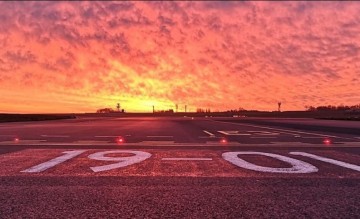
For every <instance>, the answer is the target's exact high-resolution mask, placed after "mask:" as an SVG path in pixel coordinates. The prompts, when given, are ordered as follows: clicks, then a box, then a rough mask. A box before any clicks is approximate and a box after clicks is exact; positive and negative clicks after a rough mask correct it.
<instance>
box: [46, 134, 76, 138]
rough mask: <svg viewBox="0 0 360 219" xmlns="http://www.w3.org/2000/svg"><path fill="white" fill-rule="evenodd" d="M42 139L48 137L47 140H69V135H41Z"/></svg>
mask: <svg viewBox="0 0 360 219" xmlns="http://www.w3.org/2000/svg"><path fill="white" fill-rule="evenodd" d="M41 137H47V138H69V137H70V136H68V135H41Z"/></svg>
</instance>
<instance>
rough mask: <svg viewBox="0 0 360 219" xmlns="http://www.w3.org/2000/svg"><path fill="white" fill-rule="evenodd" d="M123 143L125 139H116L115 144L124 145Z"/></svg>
mask: <svg viewBox="0 0 360 219" xmlns="http://www.w3.org/2000/svg"><path fill="white" fill-rule="evenodd" d="M124 142H125V139H124V138H123V137H121V136H119V137H118V138H117V139H116V143H118V144H121V143H124Z"/></svg>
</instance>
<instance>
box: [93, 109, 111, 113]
mask: <svg viewBox="0 0 360 219" xmlns="http://www.w3.org/2000/svg"><path fill="white" fill-rule="evenodd" d="M113 112H115V111H114V110H113V109H111V108H104V109H98V110H97V111H96V113H113Z"/></svg>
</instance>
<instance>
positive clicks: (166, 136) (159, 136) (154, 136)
mask: <svg viewBox="0 0 360 219" xmlns="http://www.w3.org/2000/svg"><path fill="white" fill-rule="evenodd" d="M146 137H147V138H173V137H174V136H168V135H163V136H161V135H149V136H146Z"/></svg>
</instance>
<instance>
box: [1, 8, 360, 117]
mask: <svg viewBox="0 0 360 219" xmlns="http://www.w3.org/2000/svg"><path fill="white" fill-rule="evenodd" d="M0 9H1V10H0V47H1V51H0V112H6V113H8V112H20V113H47V112H54V113H62V112H64V113H67V112H95V111H96V110H97V109H99V108H105V107H111V108H115V106H116V103H118V102H119V103H120V104H121V107H122V108H125V110H126V111H127V112H151V111H152V106H155V107H156V109H159V110H160V109H170V108H172V109H175V104H178V105H179V111H184V106H185V105H187V109H188V111H195V109H196V108H210V109H211V110H212V111H216V110H227V109H238V108H239V107H242V108H245V109H257V110H270V111H272V110H277V103H278V102H279V101H280V102H282V106H281V107H282V109H283V110H304V109H305V106H306V105H329V104H332V105H340V104H345V105H355V104H359V103H360V95H359V88H360V85H359V84H360V79H359V78H360V70H359V69H360V15H359V11H360V3H359V2H213V1H209V2H186V1H181V2H138V1H136V2H120V1H118V2H94V1H91V2H71V1H69V2H55V1H50V2H40V1H39V2H0Z"/></svg>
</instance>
